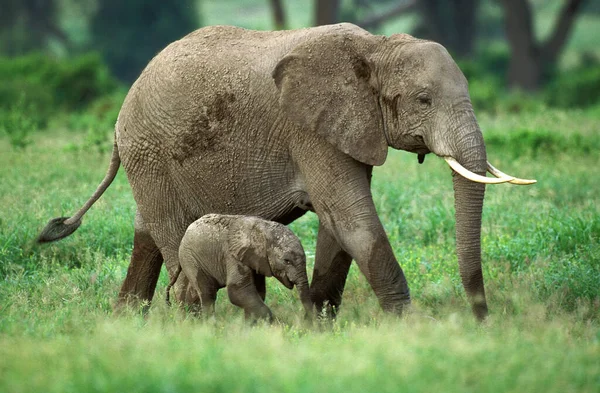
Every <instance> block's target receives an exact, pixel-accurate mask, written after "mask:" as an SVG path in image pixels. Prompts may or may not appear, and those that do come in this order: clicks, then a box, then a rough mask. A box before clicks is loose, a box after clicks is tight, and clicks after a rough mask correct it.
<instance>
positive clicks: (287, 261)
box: [283, 258, 292, 265]
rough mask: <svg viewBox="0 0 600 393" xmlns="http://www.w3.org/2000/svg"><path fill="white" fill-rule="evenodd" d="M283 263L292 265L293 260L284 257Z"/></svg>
mask: <svg viewBox="0 0 600 393" xmlns="http://www.w3.org/2000/svg"><path fill="white" fill-rule="evenodd" d="M283 263H285V264H286V265H291V264H292V261H291V260H290V259H287V258H284V259H283Z"/></svg>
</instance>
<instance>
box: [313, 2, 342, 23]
mask: <svg viewBox="0 0 600 393" xmlns="http://www.w3.org/2000/svg"><path fill="white" fill-rule="evenodd" d="M339 9H340V0H315V26H321V25H330V24H333V23H338V16H339Z"/></svg>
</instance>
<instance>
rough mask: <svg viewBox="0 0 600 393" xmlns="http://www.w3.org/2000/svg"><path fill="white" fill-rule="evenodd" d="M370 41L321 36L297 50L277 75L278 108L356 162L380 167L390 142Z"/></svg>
mask: <svg viewBox="0 0 600 393" xmlns="http://www.w3.org/2000/svg"><path fill="white" fill-rule="evenodd" d="M368 39H369V38H368V37H367V36H360V35H351V34H329V35H322V36H318V37H315V38H313V39H310V40H308V41H305V42H303V43H301V44H299V45H297V46H296V47H295V48H294V49H293V50H292V51H291V52H290V53H288V54H287V55H286V56H284V57H283V59H281V60H280V61H279V63H278V64H277V66H276V67H275V69H274V70H273V74H272V75H273V79H275V84H276V85H277V88H278V89H279V104H280V105H281V107H282V109H283V111H284V112H285V114H286V115H287V117H288V118H290V119H291V120H292V121H294V122H296V123H297V124H299V125H301V126H303V127H306V128H308V129H310V130H311V131H314V132H316V133H318V134H319V135H321V136H323V137H324V138H325V139H326V140H327V141H328V142H329V143H331V144H333V145H334V146H336V147H337V148H338V149H339V150H341V151H343V152H344V153H346V154H348V155H350V156H351V157H353V158H354V159H356V160H358V161H360V162H363V163H365V164H369V165H381V164H383V163H384V162H385V159H386V157H387V148H388V144H387V140H386V138H385V134H384V131H383V124H382V115H381V112H380V109H379V104H378V102H377V94H376V91H375V88H374V86H373V81H372V79H373V78H374V77H373V74H372V68H371V66H370V64H369V61H368V59H367V58H366V56H365V53H366V51H365V50H364V49H362V50H360V49H359V48H364V47H366V46H367V45H369V44H370V43H369V42H367V40H368Z"/></svg>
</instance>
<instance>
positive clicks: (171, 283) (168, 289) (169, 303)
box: [165, 265, 181, 306]
mask: <svg viewBox="0 0 600 393" xmlns="http://www.w3.org/2000/svg"><path fill="white" fill-rule="evenodd" d="M179 273H181V265H179V267H178V268H177V271H176V272H175V275H174V276H173V278H172V279H171V282H169V285H167V294H166V296H165V300H166V302H167V306H171V298H170V296H169V292H171V287H173V285H175V282H176V281H177V279H178V278H179Z"/></svg>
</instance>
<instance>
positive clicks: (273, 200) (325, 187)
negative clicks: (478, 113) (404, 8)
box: [39, 24, 532, 318]
mask: <svg viewBox="0 0 600 393" xmlns="http://www.w3.org/2000/svg"><path fill="white" fill-rule="evenodd" d="M389 146H391V147H393V148H395V149H402V150H406V151H410V152H414V153H417V154H418V155H419V160H420V161H422V160H423V158H424V156H425V155H426V154H428V153H434V154H436V155H438V156H440V157H443V158H445V159H446V160H447V161H448V162H449V163H450V164H451V165H452V167H453V169H454V170H455V171H456V172H460V173H461V174H463V176H466V177H469V179H471V180H468V179H467V178H465V177H463V176H456V175H455V176H454V178H453V180H454V192H455V200H456V248H457V253H458V260H459V265H460V274H461V277H462V281H463V284H464V287H465V290H466V292H467V294H468V297H469V299H470V302H471V304H472V307H473V311H474V313H475V315H476V316H477V317H478V318H483V317H484V316H485V315H486V314H487V304H486V300H485V292H484V284H483V276H482V271H481V247H480V231H481V211H482V205H483V197H484V190H485V185H484V184H482V183H481V182H513V183H530V182H532V181H524V180H520V179H516V178H513V177H510V176H508V175H505V174H503V173H501V172H499V171H497V170H495V169H494V168H493V167H491V166H490V165H489V164H488V163H487V159H486V151H485V146H484V142H483V137H482V134H481V131H480V129H479V126H478V124H477V121H476V119H475V116H474V114H473V110H472V106H471V102H470V99H469V92H468V89H467V81H466V79H465V77H464V76H463V74H462V73H461V71H460V70H459V68H458V67H457V65H456V64H455V62H454V61H453V60H452V58H451V57H450V55H449V54H448V52H447V51H446V50H445V49H444V48H443V47H442V46H441V45H439V44H436V43H434V42H430V41H423V40H418V39H415V38H413V37H411V36H409V35H405V34H400V35H393V36H391V37H385V36H377V35H371V34H370V33H368V32H367V31H365V30H362V29H360V28H359V27H357V26H354V25H351V24H337V25H331V26H321V27H315V28H309V29H302V30H291V31H277V32H261V31H250V30H245V29H241V28H236V27H226V26H215V27H207V28H203V29H200V30H197V31H195V32H193V33H191V34H189V35H187V36H186V37H184V38H183V39H181V40H179V41H176V42H174V43H172V44H171V45H169V46H168V47H167V48H165V49H164V50H163V51H162V52H160V53H159V54H158V55H157V56H156V57H155V58H154V59H153V60H152V61H151V62H150V64H148V66H147V67H146V69H145V70H144V71H143V72H142V74H141V75H140V77H139V79H138V80H137V81H136V82H135V83H134V84H133V86H132V87H131V89H130V91H129V93H128V95H127V97H126V98H125V102H124V103H123V107H122V108H121V112H120V113H119V117H118V120H117V124H116V127H115V143H114V150H113V153H112V158H111V165H110V168H109V170H108V173H107V175H106V177H105V179H104V180H103V182H102V183H101V185H100V186H99V187H98V189H97V190H96V193H95V194H94V195H93V196H92V197H91V198H90V200H88V202H87V203H86V204H85V205H84V206H83V207H82V208H81V210H80V211H79V212H78V213H76V214H75V215H74V216H72V217H70V218H67V217H61V218H57V219H54V220H52V221H51V222H50V223H49V224H48V226H47V227H46V228H45V229H44V230H43V232H42V234H41V235H40V238H39V240H40V241H52V240H57V239H60V238H62V237H65V236H67V235H69V234H71V233H72V232H73V231H74V230H75V229H76V228H77V227H78V226H79V224H80V219H81V217H82V216H83V214H85V212H86V211H87V210H88V209H89V207H90V206H91V205H92V204H93V203H94V202H95V201H96V200H97V198H98V197H99V196H100V195H101V194H102V193H103V192H104V191H105V190H106V188H107V187H108V185H109V184H110V183H111V181H112V180H113V178H114V176H115V174H116V172H117V169H118V167H119V165H120V164H122V165H123V167H124V168H125V172H126V173H127V177H128V179H129V183H130V184H131V187H132V189H133V195H134V198H135V201H136V203H137V214H136V220H135V235H134V246H133V254H132V257H131V262H130V265H129V269H128V272H127V277H126V278H125V281H124V283H123V286H122V288H121V292H120V294H119V304H125V303H127V301H128V300H129V299H132V298H133V299H137V300H139V299H142V300H151V299H152V296H153V294H154V290H155V287H156V282H157V279H158V276H159V273H160V268H161V264H162V262H163V260H164V262H165V263H166V266H167V269H168V271H169V274H170V275H173V274H174V273H175V271H176V270H177V267H178V266H179V263H178V260H177V258H178V256H177V250H178V247H179V243H180V240H181V238H182V236H183V234H184V232H185V230H186V228H187V226H188V225H189V224H190V223H192V222H193V221H195V220H196V219H198V218H199V217H201V216H203V215H204V214H207V213H223V214H245V215H253V216H259V217H263V218H265V219H269V220H275V221H278V222H281V223H284V224H287V223H290V222H292V221H293V220H295V219H296V218H298V217H300V216H302V215H303V214H304V213H305V212H306V211H308V210H311V211H314V212H316V214H317V215H318V217H319V232H318V238H317V249H316V256H315V269H314V274H313V280H312V283H311V298H312V300H313V302H314V303H315V305H316V306H317V308H318V309H322V308H323V306H324V305H327V307H328V309H327V311H329V312H330V311H335V309H336V308H337V306H339V305H340V303H341V297H342V292H343V289H344V284H345V281H346V276H347V273H348V269H349V267H350V263H351V261H352V259H354V260H355V261H356V262H357V264H358V266H359V268H360V270H361V272H362V273H363V274H364V275H365V276H366V278H367V280H368V282H369V284H370V285H371V287H372V288H373V290H374V291H375V294H376V295H377V298H378V299H379V303H380V305H381V307H382V308H383V309H384V310H386V311H391V312H400V311H401V310H402V308H403V306H404V305H406V304H407V303H409V302H410V295H409V289H408V285H407V282H406V279H405V277H404V273H403V272H402V269H401V268H400V266H399V265H398V262H397V261H396V259H395V257H394V254H393V252H392V248H391V246H390V243H389V241H388V238H387V236H386V234H385V232H384V229H383V227H382V225H381V222H380V220H379V218H378V216H377V213H376V211H375V206H374V204H373V199H372V195H371V190H370V178H371V171H372V167H373V166H375V165H381V164H383V163H384V162H385V160H386V156H387V150H388V147H389ZM486 169H487V170H490V171H492V172H493V173H494V174H495V175H496V176H497V177H499V178H498V179H492V178H485V177H484V175H485V172H486ZM182 278H183V277H182ZM180 281H181V279H180ZM186 286H187V285H186V283H185V282H183V283H179V285H178V291H177V296H178V298H179V299H180V300H182V301H186V302H194V301H197V297H195V294H194V293H193V292H192V291H186V290H184V288H185V287H186Z"/></svg>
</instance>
